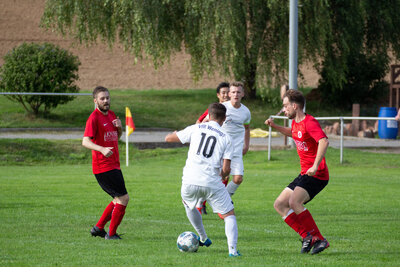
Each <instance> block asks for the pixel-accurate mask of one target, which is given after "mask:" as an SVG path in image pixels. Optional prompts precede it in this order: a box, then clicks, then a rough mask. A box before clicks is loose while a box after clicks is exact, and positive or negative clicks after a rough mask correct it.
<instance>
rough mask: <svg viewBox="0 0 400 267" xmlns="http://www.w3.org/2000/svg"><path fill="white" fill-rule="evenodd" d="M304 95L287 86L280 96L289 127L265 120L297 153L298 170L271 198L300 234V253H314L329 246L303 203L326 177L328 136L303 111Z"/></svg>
mask: <svg viewBox="0 0 400 267" xmlns="http://www.w3.org/2000/svg"><path fill="white" fill-rule="evenodd" d="M304 104H305V99H304V96H303V95H302V93H301V92H300V91H297V90H293V89H290V90H288V91H287V92H286V93H285V95H284V97H283V108H284V111H285V115H286V116H287V117H288V118H289V119H293V122H292V128H288V127H283V126H280V125H277V124H275V123H274V121H273V119H271V118H269V119H268V120H266V121H265V124H266V125H268V126H271V127H272V128H275V129H276V130H278V131H279V132H281V133H282V134H284V135H287V136H290V137H292V138H293V140H294V142H295V143H296V147H297V153H298V155H299V157H300V166H301V172H300V174H299V176H298V177H297V178H295V179H294V180H293V182H291V183H290V184H289V185H288V186H287V187H286V188H285V189H284V190H283V191H282V192H281V194H280V195H279V196H278V198H277V199H276V200H275V203H274V208H275V210H276V211H277V212H278V213H279V214H280V215H281V216H282V218H283V219H284V221H285V222H286V223H287V224H288V225H289V226H290V227H291V228H292V229H293V230H294V231H296V232H297V233H298V234H299V235H300V236H301V237H302V238H303V241H302V248H301V253H308V252H310V250H311V249H312V252H311V254H317V253H320V252H321V251H323V250H325V249H326V248H328V247H329V242H328V241H327V240H326V238H324V237H323V236H322V234H321V233H320V231H319V229H318V227H317V225H316V223H315V221H314V219H313V217H312V215H311V213H310V212H309V211H308V209H306V208H305V207H304V204H306V203H307V202H309V201H311V200H312V199H313V198H314V197H315V196H316V195H317V194H318V193H319V192H320V191H321V190H322V189H324V187H325V186H326V185H327V184H328V181H329V172H328V167H327V165H326V161H325V153H326V150H327V149H328V146H329V141H328V138H327V137H326V135H325V133H324V132H323V131H322V129H321V126H320V125H319V123H318V121H317V120H316V119H315V118H314V117H312V116H311V115H309V114H306V113H304V111H303V107H304Z"/></svg>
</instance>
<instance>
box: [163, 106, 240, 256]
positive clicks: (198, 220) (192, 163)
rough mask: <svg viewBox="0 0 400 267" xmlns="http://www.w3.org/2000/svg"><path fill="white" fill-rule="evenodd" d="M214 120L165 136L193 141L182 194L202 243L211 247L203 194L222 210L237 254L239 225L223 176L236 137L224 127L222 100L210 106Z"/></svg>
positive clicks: (230, 244) (232, 251)
mask: <svg viewBox="0 0 400 267" xmlns="http://www.w3.org/2000/svg"><path fill="white" fill-rule="evenodd" d="M208 112H209V117H210V121H209V122H206V123H202V124H194V125H191V126H188V127H186V128H185V129H184V130H182V131H179V132H176V131H175V132H173V133H170V134H168V135H167V136H166V137H165V141H166V142H181V143H182V144H185V143H190V146H189V152H188V157H187V160H186V165H185V167H184V168H183V177H182V188H181V196H182V202H183V205H184V206H185V209H186V215H187V217H188V219H189V221H190V223H191V224H192V225H193V227H194V229H195V230H196V232H197V234H198V235H199V243H200V246H206V247H209V246H210V245H211V244H212V242H211V240H210V239H209V238H208V237H207V234H206V231H205V229H204V225H203V220H202V217H201V214H200V212H199V211H198V210H197V209H196V203H197V202H198V200H199V198H204V199H206V200H207V202H208V203H209V204H210V206H211V208H212V210H213V212H214V213H219V214H220V215H221V216H222V217H223V218H224V222H225V234H226V237H227V241H228V248H229V256H230V257H237V256H240V253H239V252H238V251H237V248H236V245H237V239H238V228H237V223H236V216H235V212H234V208H233V202H232V200H231V197H230V195H229V193H228V191H227V190H226V188H225V186H224V184H223V183H221V178H222V177H226V176H228V175H229V172H230V165H231V158H232V151H233V148H232V141H231V138H230V136H229V135H228V134H227V133H226V132H225V131H224V130H223V129H222V128H221V125H222V124H223V122H224V120H225V116H226V108H225V106H224V105H222V104H220V103H214V104H211V105H210V106H209V107H208Z"/></svg>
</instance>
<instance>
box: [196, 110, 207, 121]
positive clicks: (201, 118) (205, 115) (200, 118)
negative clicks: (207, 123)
mask: <svg viewBox="0 0 400 267" xmlns="http://www.w3.org/2000/svg"><path fill="white" fill-rule="evenodd" d="M207 115H208V109H207V110H206V111H205V112H204V113H203V114H202V115H201V116H200V117H199V118H198V120H199V121H200V122H202V121H203V120H204V118H205V117H207Z"/></svg>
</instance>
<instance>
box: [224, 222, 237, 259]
mask: <svg viewBox="0 0 400 267" xmlns="http://www.w3.org/2000/svg"><path fill="white" fill-rule="evenodd" d="M224 222H225V235H226V238H227V241H228V248H229V254H237V249H236V245H237V240H238V228H237V223H236V216H235V215H230V216H228V217H225V220H224Z"/></svg>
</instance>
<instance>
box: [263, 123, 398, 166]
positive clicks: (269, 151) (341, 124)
mask: <svg viewBox="0 0 400 267" xmlns="http://www.w3.org/2000/svg"><path fill="white" fill-rule="evenodd" d="M271 118H274V119H284V120H287V119H288V118H287V117H285V116H271ZM315 119H316V120H335V121H338V120H339V121H340V163H343V143H344V140H343V128H344V121H345V120H393V121H394V120H395V118H393V117H316V118H315ZM271 136H272V128H271V127H269V135H268V160H271V141H272V140H271Z"/></svg>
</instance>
